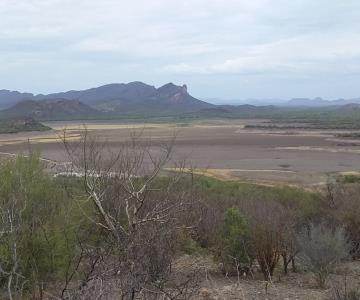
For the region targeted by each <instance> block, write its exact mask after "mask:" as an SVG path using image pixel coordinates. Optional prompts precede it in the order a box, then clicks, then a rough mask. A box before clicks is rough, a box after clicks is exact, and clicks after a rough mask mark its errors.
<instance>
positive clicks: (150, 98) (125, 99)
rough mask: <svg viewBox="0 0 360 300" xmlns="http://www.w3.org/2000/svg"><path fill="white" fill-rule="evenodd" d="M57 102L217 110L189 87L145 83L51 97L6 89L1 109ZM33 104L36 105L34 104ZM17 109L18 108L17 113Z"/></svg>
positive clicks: (150, 110) (118, 110) (129, 109)
mask: <svg viewBox="0 0 360 300" xmlns="http://www.w3.org/2000/svg"><path fill="white" fill-rule="evenodd" d="M56 99H63V100H76V101H79V102H78V104H79V103H83V104H85V105H88V106H91V107H92V108H94V109H96V110H100V111H103V112H111V113H113V114H128V115H129V114H151V115H163V114H179V113H186V112H194V111H198V110H200V109H205V108H211V107H214V105H213V104H210V103H206V102H204V101H201V100H198V99H196V98H194V97H192V96H191V95H190V94H189V93H188V91H187V86H186V85H183V86H177V85H175V84H173V83H168V84H165V85H164V86H162V87H160V88H155V87H154V86H151V85H147V84H145V83H142V82H130V83H127V84H125V83H119V84H118V83H114V84H108V85H104V86H100V87H98V88H91V89H87V90H83V91H68V92H62V93H55V94H49V95H42V94H39V95H33V94H30V93H19V92H10V91H5V90H4V92H3V94H1V98H0V107H1V105H2V107H4V106H5V107H7V108H9V107H10V106H11V103H12V104H17V103H19V102H22V101H23V100H27V101H28V100H31V101H49V100H56ZM43 104H44V103H42V104H41V105H43ZM22 105H24V104H22ZM32 105H33V106H34V105H35V104H34V103H32ZM39 105H40V104H39ZM18 109H19V108H18V107H17V108H15V110H18Z"/></svg>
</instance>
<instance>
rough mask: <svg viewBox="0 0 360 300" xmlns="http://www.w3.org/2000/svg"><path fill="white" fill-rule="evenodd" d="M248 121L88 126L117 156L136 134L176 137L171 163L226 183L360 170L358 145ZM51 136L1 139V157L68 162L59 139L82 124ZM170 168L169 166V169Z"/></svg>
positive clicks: (295, 180) (305, 179)
mask: <svg viewBox="0 0 360 300" xmlns="http://www.w3.org/2000/svg"><path fill="white" fill-rule="evenodd" d="M245 122H249V121H236V122H201V123H200V122H198V123H192V124H180V125H176V124H146V125H144V124H123V123H116V122H107V123H105V122H101V123H99V122H87V123H86V126H87V128H88V130H89V131H90V132H91V134H94V135H97V136H100V137H101V138H102V139H105V140H107V141H108V143H109V146H110V147H111V148H112V149H114V151H115V150H116V149H117V148H118V147H119V146H120V145H121V143H122V142H124V141H125V140H127V139H128V138H129V136H130V134H131V132H134V131H143V133H142V139H144V140H148V139H151V140H152V142H153V143H155V144H156V143H164V142H167V141H169V140H171V139H172V138H173V137H174V135H175V136H176V140H175V145H174V154H173V160H175V161H178V160H186V161H187V164H188V165H192V166H195V167H196V168H198V169H199V170H198V172H199V173H201V172H202V173H204V174H206V175H209V176H214V177H219V178H221V179H226V180H243V181H252V182H259V183H265V184H279V183H286V184H296V185H314V184H319V183H322V182H325V181H326V178H327V174H331V173H337V172H349V171H358V170H360V140H359V141H356V140H355V141H350V140H346V139H339V138H335V137H334V134H335V132H332V131H324V130H323V131H314V130H303V129H302V130H292V131H291V132H288V131H286V130H277V131H274V130H248V129H245V128H244V124H245ZM46 125H48V126H50V127H52V128H53V130H52V131H51V132H41V133H37V132H31V133H20V134H13V135H8V134H7V135H1V136H0V152H2V153H3V155H7V153H26V152H28V151H29V149H32V150H34V149H36V150H39V151H40V152H41V155H42V157H44V158H46V159H50V160H55V161H66V155H65V153H64V148H63V146H62V144H61V143H60V141H59V139H58V135H59V134H61V132H62V129H63V128H64V127H65V126H66V128H67V130H68V132H69V134H70V136H71V139H77V138H78V136H79V134H80V132H81V130H82V128H83V123H82V122H67V123H65V122H51V123H47V124H46ZM169 167H171V165H169Z"/></svg>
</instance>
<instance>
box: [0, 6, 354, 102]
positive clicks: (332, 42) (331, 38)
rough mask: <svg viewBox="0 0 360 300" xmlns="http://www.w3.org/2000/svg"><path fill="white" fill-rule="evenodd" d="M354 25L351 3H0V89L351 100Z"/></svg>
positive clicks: (352, 92)
mask: <svg viewBox="0 0 360 300" xmlns="http://www.w3.org/2000/svg"><path fill="white" fill-rule="evenodd" d="M359 17H360V2H359V1H358V0H346V1H328V0H316V1H314V0H293V1H288V0H252V1H250V0H246V1H245V0H192V1H169V0H166V1H165V0H153V1H148V0H134V1H131V2H130V1H125V0H103V1H98V0H86V1H85V0H77V1H73V0H16V1H12V0H0V88H11V89H20V90H29V91H35V92H52V91H57V90H63V89H73V88H87V87H90V86H94V85H100V84H103V83H108V82H123V81H124V82H127V81H132V80H142V81H145V82H149V83H151V84H155V85H160V84H162V83H165V82H167V81H174V82H177V83H179V84H180V83H183V82H186V83H188V85H189V87H190V90H191V91H193V92H194V93H195V94H196V96H199V97H201V96H218V97H221V96H222V97H231V98H236V97H240V98H246V97H268V98H274V97H292V96H294V97H295V96H317V95H320V96H324V97H331V98H336V97H355V96H360V91H358V90H357V85H358V82H359V79H360V78H359V69H360V25H359V21H358V20H359Z"/></svg>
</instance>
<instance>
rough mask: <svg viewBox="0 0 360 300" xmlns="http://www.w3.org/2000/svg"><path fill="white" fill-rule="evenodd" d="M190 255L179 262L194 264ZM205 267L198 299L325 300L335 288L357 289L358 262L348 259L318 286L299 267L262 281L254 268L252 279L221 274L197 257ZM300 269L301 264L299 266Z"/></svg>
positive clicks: (359, 286) (359, 284) (208, 260)
mask: <svg viewBox="0 0 360 300" xmlns="http://www.w3.org/2000/svg"><path fill="white" fill-rule="evenodd" d="M194 259H198V258H193V257H191V256H183V257H181V258H180V259H179V262H178V263H180V264H191V265H193V264H194V263H193V260H194ZM198 264H200V265H202V266H203V267H204V270H205V275H203V276H204V280H203V281H202V283H201V288H200V290H199V294H198V295H197V296H196V297H195V298H196V299H199V300H235V299H236V300H327V299H331V298H329V296H330V295H331V294H332V293H333V288H334V287H343V286H344V283H345V281H346V285H347V288H352V289H360V262H359V261H355V262H347V263H344V264H342V265H341V266H339V267H338V268H337V270H336V271H335V273H333V274H331V275H330V277H329V278H328V280H327V287H326V288H325V289H320V288H318V287H317V286H316V282H315V280H314V277H313V275H312V274H311V273H309V272H305V271H303V270H298V271H297V272H296V273H294V272H291V271H289V273H288V275H284V274H283V272H282V269H281V266H280V267H279V268H278V269H277V270H276V273H275V275H274V277H273V280H272V282H266V281H264V280H263V278H262V275H261V274H260V272H259V271H256V270H255V273H254V275H253V276H254V278H246V277H242V276H241V277H240V278H239V279H238V278H237V277H224V276H223V275H222V274H221V273H220V271H219V270H218V267H217V266H216V264H215V263H214V262H213V260H212V259H211V258H209V257H206V258H200V259H198ZM300 269H301V267H300Z"/></svg>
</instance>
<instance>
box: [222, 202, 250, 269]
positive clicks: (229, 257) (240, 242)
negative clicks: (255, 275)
mask: <svg viewBox="0 0 360 300" xmlns="http://www.w3.org/2000/svg"><path fill="white" fill-rule="evenodd" d="M221 259H222V262H223V266H224V271H225V272H226V273H233V272H238V271H240V272H241V273H244V272H245V273H248V272H249V271H250V268H251V265H252V262H253V253H252V247H251V243H250V237H249V228H248V224H247V222H246V219H245V218H244V217H243V216H242V215H241V213H240V211H239V210H238V209H237V208H229V209H227V211H226V213H225V219H224V228H223V249H221Z"/></svg>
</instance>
